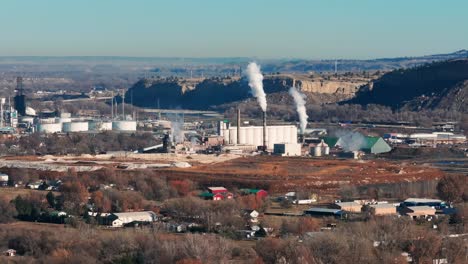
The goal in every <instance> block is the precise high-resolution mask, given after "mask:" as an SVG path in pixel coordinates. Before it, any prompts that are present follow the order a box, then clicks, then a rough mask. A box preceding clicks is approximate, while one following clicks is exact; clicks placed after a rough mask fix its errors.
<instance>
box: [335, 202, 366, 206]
mask: <svg viewBox="0 0 468 264" xmlns="http://www.w3.org/2000/svg"><path fill="white" fill-rule="evenodd" d="M336 205H338V206H361V205H360V204H358V203H356V202H340V203H336Z"/></svg>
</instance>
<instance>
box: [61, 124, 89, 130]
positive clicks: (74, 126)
mask: <svg viewBox="0 0 468 264" xmlns="http://www.w3.org/2000/svg"><path fill="white" fill-rule="evenodd" d="M88 129H89V125H88V122H65V123H63V132H65V133H67V132H84V131H88Z"/></svg>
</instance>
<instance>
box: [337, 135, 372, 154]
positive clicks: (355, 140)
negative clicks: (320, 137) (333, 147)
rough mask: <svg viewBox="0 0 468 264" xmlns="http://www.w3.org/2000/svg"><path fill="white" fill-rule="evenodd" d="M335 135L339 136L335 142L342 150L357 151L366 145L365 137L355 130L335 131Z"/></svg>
mask: <svg viewBox="0 0 468 264" xmlns="http://www.w3.org/2000/svg"><path fill="white" fill-rule="evenodd" d="M335 135H336V136H337V137H338V138H339V140H338V142H337V143H336V144H337V145H339V146H340V147H341V148H343V150H344V151H357V150H360V149H362V148H364V147H366V137H364V136H363V135H362V134H361V133H359V132H355V131H343V130H341V131H337V132H336V133H335Z"/></svg>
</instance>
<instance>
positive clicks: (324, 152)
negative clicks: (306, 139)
mask: <svg viewBox="0 0 468 264" xmlns="http://www.w3.org/2000/svg"><path fill="white" fill-rule="evenodd" d="M323 154H324V155H330V147H329V146H326V147H323Z"/></svg>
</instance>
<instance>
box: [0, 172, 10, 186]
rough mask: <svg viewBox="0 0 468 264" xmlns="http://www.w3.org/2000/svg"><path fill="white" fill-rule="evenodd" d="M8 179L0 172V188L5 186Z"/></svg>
mask: <svg viewBox="0 0 468 264" xmlns="http://www.w3.org/2000/svg"><path fill="white" fill-rule="evenodd" d="M9 179H10V177H9V176H8V174H5V173H1V172H0V186H7V185H8V180H9Z"/></svg>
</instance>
